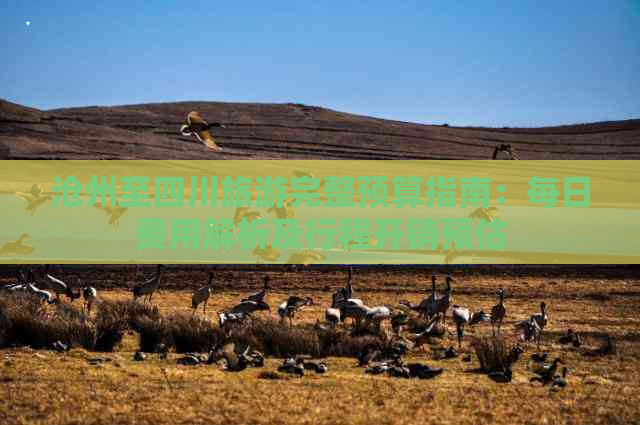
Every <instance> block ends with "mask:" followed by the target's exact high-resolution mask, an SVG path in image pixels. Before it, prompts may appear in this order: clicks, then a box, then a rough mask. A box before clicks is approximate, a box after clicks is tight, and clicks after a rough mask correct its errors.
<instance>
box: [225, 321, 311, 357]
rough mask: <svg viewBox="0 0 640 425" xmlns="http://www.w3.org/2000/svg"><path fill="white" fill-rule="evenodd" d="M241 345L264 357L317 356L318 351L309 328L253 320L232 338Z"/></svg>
mask: <svg viewBox="0 0 640 425" xmlns="http://www.w3.org/2000/svg"><path fill="white" fill-rule="evenodd" d="M232 339H233V340H234V341H237V342H239V343H241V344H243V345H248V346H250V347H251V348H254V349H256V350H259V351H262V352H263V353H264V354H265V355H268V356H276V357H283V356H285V355H291V356H294V355H298V354H308V355H312V356H317V355H318V353H319V351H320V349H319V344H318V337H317V335H316V333H315V332H314V330H313V329H312V328H311V327H309V326H306V327H303V326H296V327H292V328H290V327H288V326H286V325H283V324H281V323H279V322H277V321H275V320H260V319H253V320H252V321H251V323H249V324H248V325H247V326H245V327H243V328H241V329H240V330H239V331H238V332H237V333H235V334H234V335H233V338H232Z"/></svg>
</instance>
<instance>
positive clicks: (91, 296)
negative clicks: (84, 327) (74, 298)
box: [82, 286, 98, 314]
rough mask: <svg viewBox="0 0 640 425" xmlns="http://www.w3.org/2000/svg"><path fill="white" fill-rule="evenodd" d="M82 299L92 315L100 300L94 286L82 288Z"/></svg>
mask: <svg viewBox="0 0 640 425" xmlns="http://www.w3.org/2000/svg"><path fill="white" fill-rule="evenodd" d="M82 298H84V308H85V309H86V310H87V312H88V313H89V314H91V307H92V306H93V303H94V302H96V299H98V291H97V290H96V288H94V287H93V286H85V287H84V288H82Z"/></svg>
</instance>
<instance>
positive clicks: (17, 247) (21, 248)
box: [0, 233, 36, 256]
mask: <svg viewBox="0 0 640 425" xmlns="http://www.w3.org/2000/svg"><path fill="white" fill-rule="evenodd" d="M30 237H31V236H30V235H29V234H28V233H23V234H22V235H20V237H19V238H18V239H17V240H14V241H7V242H5V244H4V245H2V247H0V255H2V256H5V255H11V254H15V255H28V254H31V253H32V252H33V251H34V250H35V249H36V247H35V246H32V245H26V244H25V243H24V240H25V239H27V238H30Z"/></svg>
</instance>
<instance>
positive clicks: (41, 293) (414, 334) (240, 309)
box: [3, 265, 582, 388]
mask: <svg viewBox="0 0 640 425" xmlns="http://www.w3.org/2000/svg"><path fill="white" fill-rule="evenodd" d="M163 272H164V268H163V266H162V265H158V266H157V269H156V271H155V273H154V276H153V277H151V278H150V279H148V280H146V281H144V282H142V283H140V284H137V285H135V286H134V287H133V289H132V295H133V298H134V299H140V298H142V302H143V303H151V302H152V299H153V295H154V294H155V293H156V292H158V290H159V289H160V287H161V283H162V276H163ZM214 280H215V274H214V271H213V270H211V271H209V274H208V282H207V284H206V285H204V286H202V287H200V288H198V289H196V290H195V291H194V292H193V294H192V298H191V301H192V303H191V308H192V309H193V314H195V313H196V311H197V309H198V308H199V307H200V306H202V313H203V314H206V313H207V303H208V302H209V300H210V298H211V296H212V294H213V293H214V288H215V286H214V285H215V284H214ZM269 280H270V279H269V276H268V275H264V277H263V286H262V289H261V290H260V291H258V292H255V293H252V294H249V295H247V296H246V297H243V298H241V299H240V301H239V302H238V303H237V304H235V305H233V306H231V307H229V308H227V309H225V310H223V311H220V312H218V313H217V315H218V320H219V325H220V328H221V329H222V330H223V331H224V333H225V334H226V335H227V336H230V335H231V334H232V333H233V331H234V330H235V329H237V328H238V327H241V326H244V325H246V324H247V323H249V322H250V321H251V320H252V318H253V315H254V314H255V313H257V312H259V311H270V310H271V308H270V306H269V304H268V303H267V301H266V300H267V296H268V294H269V291H270V290H271V286H270V285H269ZM431 282H432V285H431V290H430V293H429V294H428V295H427V296H425V297H424V299H423V300H422V301H421V302H419V303H417V304H413V303H410V302H408V301H400V302H399V303H398V304H397V305H395V306H388V305H376V306H367V305H366V304H365V303H364V302H363V300H362V299H361V298H358V297H357V296H356V295H355V294H354V288H353V271H352V268H351V267H349V269H348V272H347V279H346V284H345V285H344V286H342V287H338V288H337V289H335V290H334V291H333V293H332V297H331V304H330V305H328V306H326V308H325V310H324V321H323V322H321V321H320V319H318V320H317V321H316V325H315V326H314V329H316V331H318V332H324V331H328V330H330V329H335V328H336V327H338V326H340V325H341V324H342V323H344V322H345V321H347V320H348V319H351V322H352V326H351V332H352V334H353V335H358V334H367V333H370V334H381V333H382V332H386V330H385V329H383V328H382V324H383V323H384V322H389V324H390V325H391V329H392V331H393V334H394V335H393V337H392V338H393V339H394V340H395V341H396V343H394V345H393V347H394V350H396V351H395V352H394V353H393V354H392V355H391V356H390V357H389V358H388V359H385V360H384V361H381V357H380V355H381V353H380V352H378V351H376V350H368V351H367V350H365V351H366V352H363V353H361V355H360V362H361V364H363V365H366V366H368V367H367V369H366V373H369V374H381V373H387V374H389V375H390V376H398V377H418V378H420V379H428V378H432V377H435V376H438V375H439V374H440V373H441V372H442V369H432V368H430V367H428V366H427V365H421V364H419V363H410V364H404V363H402V361H401V359H400V356H401V355H403V354H406V353H407V352H408V351H409V350H415V349H420V348H422V349H424V345H425V344H426V343H427V342H428V341H429V340H430V338H433V337H441V336H443V335H444V334H446V332H447V330H446V323H445V320H446V317H447V313H448V311H449V310H451V319H452V321H453V323H454V325H455V327H456V335H457V342H458V349H460V348H461V347H462V343H463V340H464V331H465V327H467V326H474V325H478V324H480V323H481V322H487V321H489V322H491V325H492V334H493V335H494V336H497V335H500V333H501V328H502V324H503V321H504V319H505V317H506V314H507V309H506V306H505V291H504V290H503V289H502V288H501V289H499V290H498V291H497V293H496V304H495V305H494V306H493V307H492V308H491V313H490V314H486V313H484V312H483V311H482V310H479V311H474V312H472V310H471V309H469V308H466V307H463V306H460V305H457V304H453V303H452V293H453V287H452V283H454V282H455V280H454V279H453V278H452V277H451V276H450V275H447V276H446V278H445V288H444V292H443V293H442V294H438V292H437V277H436V276H435V275H433V276H432V278H431ZM3 290H7V291H21V292H25V293H30V294H33V295H35V296H37V297H38V298H40V299H41V300H42V302H45V303H48V304H52V303H55V302H57V301H59V299H60V296H66V297H67V298H68V299H69V300H71V301H74V300H75V299H77V298H80V297H82V298H83V299H84V310H85V311H87V312H88V313H89V314H90V313H91V309H92V306H93V305H94V303H95V302H96V300H97V299H98V292H97V291H96V289H95V288H93V287H91V286H85V287H82V285H81V281H80V279H79V278H78V279H77V285H76V286H75V289H74V288H72V286H71V285H68V284H67V283H65V282H63V281H62V280H61V279H59V278H56V277H54V276H53V275H52V274H51V273H50V270H49V266H45V269H44V272H43V273H42V277H41V278H40V279H37V278H36V277H35V275H34V273H33V272H32V270H30V269H29V270H28V271H27V273H26V274H25V273H23V272H20V273H19V275H18V282H17V283H15V284H13V285H8V286H5V287H3ZM311 305H314V301H313V300H312V299H311V298H309V297H303V296H297V295H291V296H289V297H288V298H287V300H286V301H284V302H282V303H281V304H279V305H278V308H277V314H278V316H279V317H280V321H281V322H282V324H283V325H284V326H287V324H288V326H289V327H291V326H293V321H294V319H295V317H296V314H297V313H298V312H299V311H300V310H301V309H303V308H305V307H307V306H311ZM412 316H413V317H414V318H416V317H417V318H421V319H423V323H422V324H421V325H419V326H418V327H416V326H415V324H411V317H412ZM548 323H549V316H548V313H547V310H546V304H545V303H544V302H542V303H541V304H540V312H538V313H534V314H532V315H531V316H530V317H529V318H528V319H526V320H522V321H519V322H516V324H515V328H516V330H517V336H518V338H519V339H520V340H522V341H533V342H536V343H537V345H538V347H539V346H540V343H541V337H542V332H543V330H544V329H545V327H546V326H547V324H548ZM345 326H346V325H345ZM405 328H406V329H405ZM558 342H559V343H560V344H562V345H569V344H571V345H573V346H574V347H579V346H581V345H582V338H581V336H580V335H579V334H578V333H576V332H574V331H573V330H571V329H569V330H568V332H567V334H566V335H565V336H563V337H561V338H560V339H559V340H558ZM516 347H517V346H516ZM234 350H235V351H234ZM238 350H239V347H235V348H234V347H233V346H231V347H230V346H229V345H228V344H226V345H224V346H219V347H216V348H214V350H212V352H211V353H210V354H209V357H208V359H207V361H211V359H214V360H212V361H217V359H221V358H223V359H225V362H226V364H227V369H228V370H234V371H239V370H242V369H244V368H246V367H247V366H251V365H254V366H255V365H256V364H262V363H263V361H264V360H263V358H262V355H261V354H260V353H259V352H255V351H254V352H249V351H248V347H247V348H246V350H244V351H242V350H240V351H238ZM518 350H519V351H518ZM521 352H522V350H521V349H519V348H517V349H516V351H514V352H513V353H512V355H513V356H514V357H515V358H516V359H517V357H518V356H519V355H520V354H521ZM457 355H458V354H457V351H456V350H455V349H454V348H453V346H452V347H450V348H449V349H448V350H447V351H446V353H445V358H450V357H456V356H457ZM136 356H138V357H140V358H139V359H138V360H144V355H143V354H142V353H140V354H138V353H137V354H136ZM546 356H547V354H544V355H540V354H534V355H533V356H532V361H533V362H535V363H536V364H537V367H536V368H535V370H534V371H535V372H536V375H537V376H536V377H534V378H532V382H541V383H542V384H543V385H547V384H551V386H552V387H554V388H555V387H563V386H565V385H566V373H567V370H566V368H564V370H563V371H562V374H561V375H560V374H558V373H557V368H558V364H559V363H562V360H560V359H555V360H554V361H553V362H551V363H546V360H547V358H546ZM187 357H189V356H187ZM363 359H364V360H363ZM375 360H378V361H375ZM463 360H464V359H463ZM180 361H181V362H183V363H184V364H196V363H198V362H201V361H205V360H202V359H200V360H198V358H197V357H194V356H191V357H189V358H186V357H185V358H182V359H181V360H180ZM465 361H467V360H465ZM181 364H182V363H181ZM279 370H280V371H281V372H286V373H293V374H297V375H302V374H304V370H314V371H316V372H317V373H324V372H326V370H327V365H326V364H325V363H314V362H306V363H305V361H303V360H301V359H298V358H293V357H287V358H285V361H284V363H283V365H282V366H281V367H280V368H279ZM511 373H512V372H511V370H510V368H507V369H505V370H504V371H499V372H492V373H490V374H489V378H490V379H492V380H494V381H496V382H508V381H510V380H511Z"/></svg>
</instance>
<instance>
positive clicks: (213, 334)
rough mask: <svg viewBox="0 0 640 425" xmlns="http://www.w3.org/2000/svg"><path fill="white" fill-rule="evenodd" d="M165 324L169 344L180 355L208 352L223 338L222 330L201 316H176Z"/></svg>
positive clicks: (170, 317) (167, 319)
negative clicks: (191, 352)
mask: <svg viewBox="0 0 640 425" xmlns="http://www.w3.org/2000/svg"><path fill="white" fill-rule="evenodd" d="M164 323H165V324H166V332H167V338H168V342H169V344H170V345H172V346H173V347H175V349H176V352H178V353H186V352H190V351H193V352H202V351H207V350H209V349H210V348H211V347H212V346H213V345H215V343H216V342H217V341H219V340H220V338H222V332H221V331H220V329H219V328H218V327H216V326H214V325H213V323H211V322H210V321H209V320H206V319H203V318H201V317H200V316H194V315H190V314H174V315H172V316H169V317H167V318H166V319H164Z"/></svg>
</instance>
